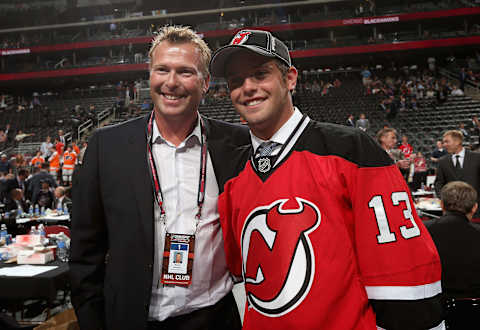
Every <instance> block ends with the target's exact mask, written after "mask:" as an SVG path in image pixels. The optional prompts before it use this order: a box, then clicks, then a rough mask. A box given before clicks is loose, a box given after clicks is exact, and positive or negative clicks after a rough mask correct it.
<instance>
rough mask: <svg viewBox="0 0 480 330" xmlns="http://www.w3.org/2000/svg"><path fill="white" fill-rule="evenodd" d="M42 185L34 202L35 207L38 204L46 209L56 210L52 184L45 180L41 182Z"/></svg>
mask: <svg viewBox="0 0 480 330" xmlns="http://www.w3.org/2000/svg"><path fill="white" fill-rule="evenodd" d="M40 184H41V188H40V191H39V192H38V194H37V195H36V198H35V199H34V200H33V201H32V203H33V205H36V204H38V206H40V207H44V208H45V209H54V207H55V204H54V201H55V198H54V194H53V191H52V188H51V187H50V183H49V182H48V181H47V180H45V181H42V182H40Z"/></svg>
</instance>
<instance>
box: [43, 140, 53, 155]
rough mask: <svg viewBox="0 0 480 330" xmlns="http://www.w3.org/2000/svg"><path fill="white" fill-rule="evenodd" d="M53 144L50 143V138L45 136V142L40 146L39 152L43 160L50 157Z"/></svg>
mask: <svg viewBox="0 0 480 330" xmlns="http://www.w3.org/2000/svg"><path fill="white" fill-rule="evenodd" d="M52 147H53V144H52V142H51V138H50V136H47V138H46V140H45V141H43V142H42V144H41V145H40V151H41V152H42V156H43V158H45V159H47V158H48V157H50V155H51V148H52Z"/></svg>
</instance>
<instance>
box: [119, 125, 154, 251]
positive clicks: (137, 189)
mask: <svg viewBox="0 0 480 330" xmlns="http://www.w3.org/2000/svg"><path fill="white" fill-rule="evenodd" d="M140 123H141V124H143V126H142V127H137V128H136V131H135V132H132V134H131V135H130V136H129V137H127V139H128V143H127V145H128V148H129V149H130V150H127V152H126V154H127V155H129V159H128V161H129V162H131V169H132V171H131V174H130V175H129V176H128V177H129V179H130V184H131V186H132V187H133V192H134V196H135V201H132V202H135V203H136V206H137V208H138V213H139V215H140V222H141V225H142V228H143V236H144V239H143V240H144V242H145V246H146V251H149V253H150V254H151V256H149V257H151V259H152V260H153V246H154V244H153V236H154V219H153V217H154V215H153V207H154V206H153V203H154V197H153V187H152V181H151V179H150V170H149V167H148V161H147V159H148V158H147V157H148V156H147V136H146V126H147V117H145V120H142V121H141V122H140Z"/></svg>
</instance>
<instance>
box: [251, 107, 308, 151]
mask: <svg viewBox="0 0 480 330" xmlns="http://www.w3.org/2000/svg"><path fill="white" fill-rule="evenodd" d="M300 120H302V113H301V112H300V110H298V108H297V107H295V108H294V111H293V114H292V115H291V116H290V118H289V119H288V120H287V121H286V122H285V124H283V125H282V127H280V129H279V130H278V131H276V132H275V134H273V136H272V137H271V138H270V140H268V141H273V142H277V143H280V144H282V145H283V144H285V142H287V139H288V137H289V136H290V134H291V133H292V132H293V130H294V129H295V127H296V126H297V125H298V123H299V122H300ZM250 137H251V139H252V146H253V152H254V153H255V151H256V150H257V148H258V146H259V145H260V144H261V143H262V142H266V141H267V140H262V139H260V138H259V137H257V136H255V135H254V134H253V133H252V131H250Z"/></svg>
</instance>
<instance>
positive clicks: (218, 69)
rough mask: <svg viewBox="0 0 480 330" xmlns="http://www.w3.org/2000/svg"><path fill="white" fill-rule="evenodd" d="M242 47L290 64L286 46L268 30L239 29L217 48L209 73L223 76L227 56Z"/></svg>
mask: <svg viewBox="0 0 480 330" xmlns="http://www.w3.org/2000/svg"><path fill="white" fill-rule="evenodd" d="M242 49H247V50H250V51H252V52H254V53H257V54H259V55H263V56H266V57H271V58H276V59H279V60H280V61H282V62H283V63H285V64H286V65H287V66H288V67H290V66H292V60H291V59H290V54H289V53H288V47H287V46H286V45H285V44H284V43H283V42H282V41H280V40H279V39H278V38H276V37H274V36H273V35H272V34H271V33H270V32H268V31H262V30H241V31H239V32H237V34H236V35H235V36H234V37H233V39H232V41H230V43H229V44H228V45H226V46H224V47H222V48H219V49H217V50H216V51H215V52H214V53H213V56H212V60H211V61H210V73H211V74H212V75H213V76H216V77H225V65H226V63H227V60H228V58H229V57H230V56H231V55H233V54H234V53H235V52H238V51H240V50H242Z"/></svg>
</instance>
